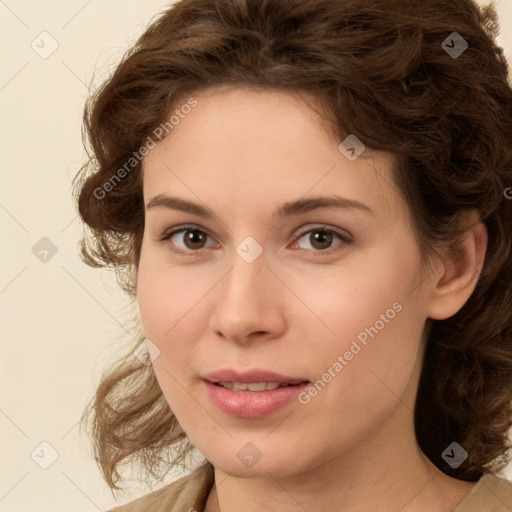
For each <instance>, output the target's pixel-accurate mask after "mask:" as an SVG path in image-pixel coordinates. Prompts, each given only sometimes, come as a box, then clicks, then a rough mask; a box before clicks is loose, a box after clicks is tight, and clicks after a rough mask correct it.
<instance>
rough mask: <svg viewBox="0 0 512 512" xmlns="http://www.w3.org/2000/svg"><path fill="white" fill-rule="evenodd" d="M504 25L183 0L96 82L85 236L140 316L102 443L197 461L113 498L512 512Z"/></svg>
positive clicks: (449, 4) (79, 187)
mask: <svg viewBox="0 0 512 512" xmlns="http://www.w3.org/2000/svg"><path fill="white" fill-rule="evenodd" d="M497 30H498V26H497V20H496V16H495V13H494V11H493V9H492V8H486V9H479V8H478V7H477V6H476V5H475V4H474V3H472V2H471V1H469V0H450V1H448V0H446V1H445V0H440V1H428V2H424V1H421V2H419V1H417V2H416V1H415V2H410V1H408V2H405V1H402V0H391V1H390V0H386V1H384V0H371V1H368V2H351V1H348V0H346V1H344V0H343V1H342V0H340V1H336V2H334V1H332V0H287V1H283V0H182V1H179V2H177V3H176V4H174V5H172V6H171V7H170V8H169V9H168V10H167V11H165V12H164V13H162V15H161V16H159V18H158V19H156V20H154V22H153V23H152V24H151V25H150V26H149V27H148V28H147V29H146V31H145V33H144V34H143V35H142V36H141V37H140V39H139V40H138V41H137V43H136V44H135V46H134V47H133V48H132V49H131V50H130V51H129V52H128V53H127V55H126V56H125V58H124V59H123V61H122V62H121V63H120V64H119V66H118V67H117V69H116V70H115V72H114V73H113V74H112V76H111V77H110V78H109V79H108V80H107V81H106V82H105V83H104V84H103V86H102V87H101V88H100V89H99V90H98V91H97V92H96V93H95V94H94V95H93V96H92V97H91V98H90V99H89V101H88V104H87V105H86V109H85V114H84V123H85V129H86V133H87V135H88V137H89V141H90V144H91V148H92V158H91V159H90V162H88V164H87V165H85V166H84V168H83V169H82V170H81V172H80V173H79V175H78V176H77V181H76V195H77V200H78V208H79V212H80V215H81V217H82V219H83V221H84V222H85V223H86V225H87V226H88V227H89V228H90V234H89V236H87V237H85V238H84V240H83V244H82V247H83V248H82V254H83V257H84V261H86V262H87V263H88V264H90V265H92V266H109V265H111V266H112V267H113V268H114V269H115V270H116V271H117V273H118V277H119V282H120V284H121V285H122V287H123V289H124V290H125V291H126V292H127V293H129V294H130V296H131V297H132V298H133V299H134V303H136V304H137V306H138V308H139V312H140V326H141V327H142V329H141V333H140V335H137V336H136V339H135V340H134V343H133V347H132V348H131V350H130V353H129V354H127V355H126V356H123V357H121V358H120V360H119V361H118V362H117V364H116V365H115V366H114V367H113V368H112V369H110V370H109V371H108V372H107V373H106V374H105V375H104V377H103V379H102V381H101V383H100V385H99V387H98V390H97V392H96V395H95V397H94V400H92V401H91V403H90V406H89V407H88V410H87V411H86V412H87V416H85V417H90V419H91V420H92V433H93V439H94V443H95V444H94V447H95V454H96V458H97V461H98V463H99V465H100V468H101V470H102V472H103V475H104V477H105V480H106V482H107V483H108V485H109V486H110V487H111V488H112V489H120V487H119V486H118V485H117V483H118V482H119V481H120V480H122V476H121V475H120V473H119V471H118V469H119V467H120V465H121V464H123V463H126V462H127V461H132V462H138V463H139V465H140V467H141V468H142V469H144V470H146V471H147V472H148V474H151V475H153V476H156V477H161V476H162V475H164V474H165V473H166V472H167V471H169V470H170V469H171V468H173V467H176V468H178V467H182V468H185V469H193V471H192V473H190V474H189V475H187V476H185V477H183V478H182V479H180V480H178V481H177V482H174V483H171V484H169V485H166V486H165V487H163V488H161V489H159V490H157V491H154V492H151V493H148V494H147V495H146V496H143V497H142V498H139V499H137V500H135V501H132V502H131V503H129V504H127V505H125V506H121V507H118V508H115V509H113V510H114V511H116V512H126V511H151V512H155V511H159V510H162V511H163V510H165V511H169V512H170V511H178V510H179V511H183V510H189V511H192V510H196V511H207V512H214V511H222V512H232V511H239V510H244V511H263V510H279V511H286V512H287V511H299V510H301V511H302V510H307V511H309V512H314V511H320V510H322V511H325V510H343V511H345V510H347V511H359V510H364V511H367V510H379V511H383V512H387V511H397V510H400V511H403V512H419V511H426V510H428V511H430V512H432V511H436V512H441V511H451V510H454V511H471V512H473V511H475V512H476V511H481V510H493V511H494V510H495V511H509V510H512V484H511V483H510V482H508V481H507V480H505V479H504V478H502V477H500V476H499V475H497V472H498V471H499V470H501V469H503V467H504V466H505V465H506V463H507V462H508V459H507V450H508V449H509V448H510V444H509V440H508V438H507V433H508V430H509V429H510V427H511V426H512V409H511V403H512V314H511V311H512V308H511V306H512V291H511V290H512V287H511V282H512V258H511V247H512V246H511V235H512V201H511V200H510V194H509V193H508V191H510V186H511V185H512V141H511V140H510V133H512V89H511V87H510V83H509V82H508V79H507V72H508V67H507V62H506V60H505V58H504V57H503V56H502V53H501V49H500V48H499V47H497V46H496V43H495V36H496V34H497ZM145 348H147V349H148V352H149V357H150V358H151V361H149V360H148V359H145V357H144V356H143V355H141V354H143V351H144V350H145ZM85 417H84V418H85ZM194 448H197V450H198V451H199V452H200V453H201V454H203V455H204V457H205V458H206V461H204V462H203V463H201V464H199V465H197V464H196V465H195V466H194V465H193V464H192V465H190V464H187V456H188V455H190V454H191V453H192V450H193V449H194Z"/></svg>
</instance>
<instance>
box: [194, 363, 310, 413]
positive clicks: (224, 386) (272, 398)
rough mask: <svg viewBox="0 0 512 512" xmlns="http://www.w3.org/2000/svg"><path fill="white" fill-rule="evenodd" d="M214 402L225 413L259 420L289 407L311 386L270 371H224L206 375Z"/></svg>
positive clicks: (305, 382)
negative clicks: (288, 405)
mask: <svg viewBox="0 0 512 512" xmlns="http://www.w3.org/2000/svg"><path fill="white" fill-rule="evenodd" d="M203 381H204V383H205V386H206V390H207V393H208V396H209V398H210V400H211V401H212V402H213V403H214V404H215V405H216V406H217V407H218V408H219V409H220V410H221V411H222V412H224V413H225V414H228V415H230V416H237V417H239V418H258V417H262V416H266V415H268V414H271V413H272V412H274V411H277V410H278V409H280V408H281V407H284V406H285V405H287V404H289V403H290V402H291V401H292V400H293V399H294V398H296V397H297V396H298V395H299V394H300V392H301V391H302V390H303V389H304V388H305V387H306V386H307V385H308V384H309V381H308V380H307V379H304V378H296V377H290V376H285V375H281V374H278V373H275V372H271V371H267V370H249V371H235V370H231V369H227V370H220V371H217V372H213V373H209V374H206V375H204V376H203Z"/></svg>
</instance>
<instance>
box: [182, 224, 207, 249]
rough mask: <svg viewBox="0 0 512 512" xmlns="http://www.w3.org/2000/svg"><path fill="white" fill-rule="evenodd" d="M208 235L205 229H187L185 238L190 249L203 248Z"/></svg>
mask: <svg viewBox="0 0 512 512" xmlns="http://www.w3.org/2000/svg"><path fill="white" fill-rule="evenodd" d="M207 236H208V235H206V233H204V232H203V231H199V230H197V229H194V230H192V229H187V230H185V237H184V238H183V240H184V242H185V245H186V246H187V248H189V249H202V248H203V247H202V246H203V245H204V243H205V240H206V237H207Z"/></svg>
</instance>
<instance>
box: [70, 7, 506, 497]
mask: <svg viewBox="0 0 512 512" xmlns="http://www.w3.org/2000/svg"><path fill="white" fill-rule="evenodd" d="M498 30H499V24H498V19H497V15H496V11H495V7H494V5H492V4H491V5H488V6H487V7H479V6H477V5H476V4H475V3H474V2H472V1H471V0H367V1H365V2H360V1H358V0H181V1H178V2H176V3H175V4H172V5H171V6H170V7H169V8H167V9H166V10H164V11H163V12H161V13H160V14H159V15H158V16H156V17H155V18H154V19H153V20H152V21H151V22H150V24H149V25H148V26H147V28H146V30H145V31H144V33H143V34H142V36H140V38H139V39H138V40H137V42H136V43H135V44H134V46H133V47H132V48H131V49H129V50H128V51H127V52H126V53H125V54H124V56H123V57H122V59H121V62H120V63H119V64H118V65H117V67H116V68H115V70H114V72H113V73H112V74H111V75H110V76H109V77H108V79H106V80H105V81H104V82H103V83H102V85H101V86H100V87H99V88H98V89H97V90H96V91H95V92H94V93H93V94H91V95H90V96H89V98H88V99H87V102H86V104H85V108H84V116H83V130H84V132H83V134H82V135H83V138H84V139H87V140H84V146H85V147H86V150H87V155H88V161H87V162H86V163H85V164H84V165H83V167H82V168H81V169H80V170H79V172H78V174H77V175H76V176H75V179H74V181H73V185H74V197H75V198H76V201H77V207H78V211H79V214H80V216H81V219H82V221H83V222H84V223H85V225H86V226H85V228H86V232H85V233H84V236H83V237H82V240H81V257H82V259H83V261H84V262H85V263H87V264H88V265H90V266H93V267H110V268H112V269H113V270H114V271H115V274H116V277H117V279H118V283H119V284H120V286H121V287H122V289H123V290H124V291H125V292H126V293H127V294H128V295H129V297H130V298H131V299H133V300H135V299H136V287H137V269H138V263H139V255H140V249H141V243H142V235H143V232H144V204H143V195H142V167H143V158H139V156H138V155H139V153H143V151H142V149H141V148H142V147H143V146H144V145H145V144H146V145H147V143H148V141H149V139H150V138H153V137H154V135H155V129H156V128H158V127H159V126H163V125H165V123H168V119H169V116H170V115H171V114H172V113H173V112H175V113H176V109H177V108H179V107H180V105H183V104H185V103H186V101H187V98H189V102H190V98H191V97H193V95H194V94H195V93H197V92H198V91H200V90H205V89H206V88H208V87H212V86H220V85H227V86H235V87H236V86H251V87H258V88H260V87H268V88H273V89H281V90H284V91H287V92H295V93H299V94H301V93H310V94H312V95H313V96H314V97H315V98H316V99H317V100H318V105H322V106H323V110H325V112H326V113H327V118H328V120H329V123H330V126H331V127H332V129H333V131H334V132H335V133H336V134H337V137H338V140H340V141H341V140H343V138H344V137H345V136H346V135H347V134H350V133H353V134H356V135H357V136H358V137H359V138H360V139H361V140H362V141H364V143H365V145H366V146H367V147H369V148H371V149H375V150H380V151H385V152H387V153H389V154H390V155H392V156H393V158H394V162H395V164H394V168H393V179H394V180H395V182H396V184H397V185H398V188H399V190H400V193H401V194H402V195H403V197H404V199H405V201H406V202H407V205H408V209H409V210H410V217H411V222H412V224H413V226H414V230H415V234H416V236H417V239H418V242H419V244H420V247H421V248H422V249H423V252H422V254H423V255H429V254H432V253H433V252H435V251H436V248H438V247H441V246H443V244H450V245H451V244H456V242H457V240H458V239H460V235H461V233H463V231H464V228H463V227H462V226H461V224H460V222H459V219H460V215H461V214H463V213H464V212H468V211H477V212H478V214H479V217H480V221H481V222H484V223H485V225H486V226H487V228H488V233H489V241H488V249H487V254H486V258H485V262H484V267H483V270H482V272H481V275H480V277H479V280H478V283H477V286H476V289H475V291H474V292H473V294H472V295H471V297H470V298H469V300H468V301H467V302H466V304H465V305H464V306H463V307H462V309H461V310H460V311H459V312H458V313H457V314H456V315H454V316H453V317H451V318H448V319H446V320H443V321H432V324H431V329H430V331H429V335H428V340H427V345H426V350H425V356H424V362H423V367H422V374H421V378H420V384H419V389H418V394H417V400H416V407H415V431H416V437H417V440H418V443H419V446H420V448H421V449H422V451H423V452H424V453H425V454H426V455H427V457H428V458H429V459H430V460H431V461H432V462H433V463H434V464H435V465H436V466H437V467H438V468H439V469H440V470H441V471H443V472H444V473H446V474H448V475H450V476H453V477H455V478H459V479H462V480H467V481H476V480H478V479H479V478H480V476H481V475H482V474H484V473H485V472H488V471H496V470H501V469H502V468H503V467H504V466H505V465H506V463H507V460H508V459H507V454H508V450H509V449H510V447H511V446H510V444H509V442H510V439H509V438H508V431H509V429H510V427H511V426H512V405H511V404H512V257H511V256H512V255H511V247H512V246H511V237H512V200H511V199H510V197H511V196H512V189H511V188H510V187H512V140H511V138H510V135H511V134H512V88H511V83H510V77H509V67H508V66H509V65H508V63H507V61H506V59H505V57H504V55H503V50H502V48H500V47H499V46H498V45H497V43H496V37H497V35H498ZM454 32H456V33H457V34H459V35H460V36H461V37H462V38H463V39H464V40H465V41H466V42H467V45H468V46H467V48H466V50H465V51H463V52H462V53H461V54H460V55H456V56H455V55H454V54H453V53H450V51H449V49H450V48H451V47H453V48H455V49H457V48H460V47H457V46H456V45H455V43H454V42H453V37H454V34H453V33H454ZM450 38H452V39H450ZM87 143H88V146H87ZM127 162H129V166H127V165H126V164H127ZM121 169H124V172H122V171H121ZM507 191H508V194H507ZM134 332H135V331H134ZM143 339H144V336H143V334H142V333H137V335H134V340H133V342H132V344H131V345H130V349H129V351H128V352H127V354H125V355H123V356H122V357H120V358H119V360H118V361H116V363H115V364H114V365H113V366H110V367H109V368H108V369H106V370H105V371H104V373H103V375H102V377H101V380H100V383H99V385H98V388H97V390H96V392H95V394H94V396H93V398H91V400H90V402H89V403H88V405H87V408H86V410H85V411H84V414H83V417H82V420H83V422H85V421H87V422H88V424H89V425H90V429H91V437H92V440H93V445H94V453H95V457H96V460H97V462H98V465H99V467H100V469H101V471H102V474H103V477H104V478H105V480H106V482H107V484H108V485H109V486H110V488H111V489H116V490H119V489H121V487H119V486H118V485H117V484H118V483H119V482H120V481H121V480H123V477H122V475H121V474H120V472H119V468H120V467H121V466H122V465H124V464H127V463H138V467H139V468H143V469H145V470H146V471H147V472H148V475H151V476H159V475H161V472H163V471H164V470H165V471H167V470H168V469H169V467H170V466H172V465H180V464H182V465H183V467H187V465H186V463H185V460H186V456H187V455H189V454H190V453H191V450H192V448H193V446H192V444H191V443H190V441H189V440H188V438H187V436H186V434H185V432H184V431H183V430H182V428H181V426H180V425H179V423H178V421H177V419H176V418H175V416H174V415H173V413H172V411H171V409H170V407H169V405H168V404H167V402H166V401H165V398H164V396H163V394H162V391H161V389H160V388H159V385H158V382H157V380H156V377H155V375H154V372H153V369H152V366H151V365H150V364H148V361H144V360H140V358H137V357H134V355H135V354H136V351H137V350H139V349H140V343H141V342H142V340H143ZM453 441H457V442H458V443H459V444H460V445H462V446H463V447H464V449H465V450H466V451H467V452H468V454H469V455H468V458H467V459H466V460H465V461H464V462H463V463H462V464H461V465H460V466H459V467H458V468H456V469H453V468H451V467H450V466H448V465H447V464H446V463H445V462H444V460H443V459H442V457H441V453H442V451H443V450H444V449H445V448H446V447H447V446H448V445H449V444H450V443H452V442H453Z"/></svg>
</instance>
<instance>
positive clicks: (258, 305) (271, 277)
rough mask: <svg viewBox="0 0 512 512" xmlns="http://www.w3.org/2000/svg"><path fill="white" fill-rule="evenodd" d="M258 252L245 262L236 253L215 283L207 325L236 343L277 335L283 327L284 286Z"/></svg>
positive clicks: (280, 333)
mask: <svg viewBox="0 0 512 512" xmlns="http://www.w3.org/2000/svg"><path fill="white" fill-rule="evenodd" d="M267 264H268V262H267V260H266V258H265V257H264V253H262V254H261V255H260V256H259V257H258V258H257V259H256V260H255V261H253V262H251V263H248V262H247V261H245V260H244V259H243V258H242V257H240V256H239V255H238V254H235V255H234V257H233V265H232V267H231V269H230V270H229V271H228V272H227V274H226V275H225V276H224V278H223V279H222V281H221V283H219V284H218V286H217V287H216V293H217V295H216V296H215V300H216V303H215V306H214V310H213V313H212V315H211V317H210V323H209V327H210V329H211V330H212V331H213V332H214V333H215V334H216V335H217V336H220V337H222V338H224V339H226V340H230V341H232V342H234V343H237V344H244V345H246V344H248V343H250V342H252V341H255V340H271V339H273V338H276V337H280V336H281V335H282V333H283V331H284V329H285V327H286V322H285V318H284V309H285V307H284V306H285V305H284V303H283V301H284V300H285V287H284V285H283V284H282V283H281V281H280V280H279V279H278V278H277V277H276V275H275V273H273V272H272V271H271V270H270V268H269V267H268V265H267Z"/></svg>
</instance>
